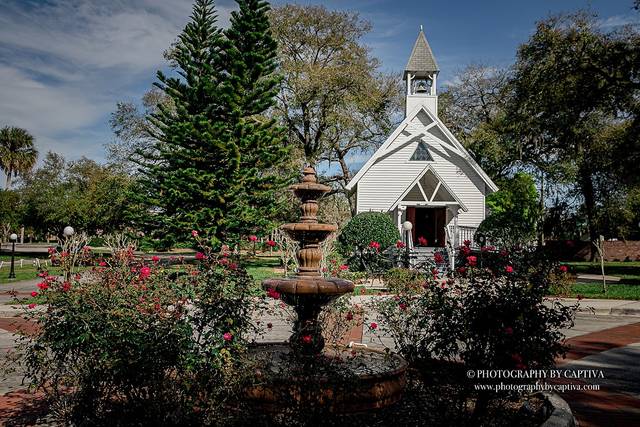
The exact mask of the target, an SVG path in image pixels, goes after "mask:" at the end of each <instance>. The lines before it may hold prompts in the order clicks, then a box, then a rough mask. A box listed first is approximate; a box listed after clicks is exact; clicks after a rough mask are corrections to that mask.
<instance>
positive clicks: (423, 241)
mask: <svg viewBox="0 0 640 427" xmlns="http://www.w3.org/2000/svg"><path fill="white" fill-rule="evenodd" d="M428 243H429V242H428V241H427V239H425V238H424V237H422V236H420V237H418V244H419V245H420V246H427V244H428Z"/></svg>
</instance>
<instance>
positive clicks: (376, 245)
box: [369, 241, 380, 251]
mask: <svg viewBox="0 0 640 427" xmlns="http://www.w3.org/2000/svg"><path fill="white" fill-rule="evenodd" d="M369 247H370V248H372V249H375V250H376V251H380V243H378V242H376V241H371V242H370V243H369Z"/></svg>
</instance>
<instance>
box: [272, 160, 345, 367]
mask: <svg viewBox="0 0 640 427" xmlns="http://www.w3.org/2000/svg"><path fill="white" fill-rule="evenodd" d="M303 173H304V177H303V178H302V182H301V183H299V184H294V185H292V186H291V187H290V188H291V190H293V192H294V194H295V195H296V196H297V197H298V198H299V199H300V201H301V202H302V206H301V211H302V215H301V216H300V222H297V223H293V224H285V225H283V226H282V227H281V229H282V230H284V231H285V232H286V233H287V234H288V235H289V236H291V238H292V239H294V240H295V241H297V242H298V243H299V244H300V249H299V250H298V253H297V258H298V266H299V267H298V271H297V272H296V275H295V276H294V277H290V278H284V279H267V280H265V281H263V282H262V287H263V288H264V289H273V290H275V291H277V292H278V293H279V294H280V295H281V296H282V301H284V302H285V303H286V304H288V305H291V306H293V308H294V309H295V311H296V314H297V315H298V317H297V320H296V322H295V324H294V325H293V335H291V338H290V339H289V343H290V345H291V348H292V349H293V350H294V352H296V353H299V354H304V355H314V354H319V353H320V352H322V349H323V348H324V339H323V338H322V327H321V326H320V324H319V323H318V316H319V315H320V312H321V311H322V308H323V307H324V306H325V305H327V304H329V303H330V302H331V301H333V300H334V299H336V298H338V297H339V296H341V295H344V294H346V293H349V292H353V288H354V286H353V283H352V282H350V281H348V280H344V279H339V278H337V277H331V278H324V277H322V275H321V273H320V261H321V260H322V250H321V249H320V244H321V243H322V242H323V241H324V240H325V239H326V238H327V237H328V236H329V235H330V234H331V233H333V232H335V231H336V230H337V229H338V227H336V226H335V225H331V224H320V223H318V217H317V213H318V199H319V198H320V197H322V195H324V194H325V193H327V192H329V191H331V187H328V186H326V185H323V184H319V183H318V179H317V177H316V171H315V170H314V169H313V168H311V167H307V168H305V169H304V172H303Z"/></svg>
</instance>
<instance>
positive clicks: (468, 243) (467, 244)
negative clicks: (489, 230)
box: [462, 239, 471, 248]
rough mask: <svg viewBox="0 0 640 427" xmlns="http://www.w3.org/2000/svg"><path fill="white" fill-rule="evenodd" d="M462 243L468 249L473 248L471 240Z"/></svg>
mask: <svg viewBox="0 0 640 427" xmlns="http://www.w3.org/2000/svg"><path fill="white" fill-rule="evenodd" d="M462 243H463V244H464V245H465V246H466V247H467V248H468V247H469V246H471V240H469V239H467V240H465V241H464V242H462Z"/></svg>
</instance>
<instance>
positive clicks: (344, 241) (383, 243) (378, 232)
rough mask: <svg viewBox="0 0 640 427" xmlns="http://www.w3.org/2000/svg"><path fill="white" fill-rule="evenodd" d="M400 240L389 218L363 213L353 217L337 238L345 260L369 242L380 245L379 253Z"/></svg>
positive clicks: (377, 214) (381, 214)
mask: <svg viewBox="0 0 640 427" xmlns="http://www.w3.org/2000/svg"><path fill="white" fill-rule="evenodd" d="M398 240H400V232H399V231H398V228H397V227H396V226H395V225H394V224H393V221H392V220H391V217H390V216H389V215H387V214H384V213H380V212H364V213H361V214H358V215H356V216H354V217H353V218H352V219H351V221H349V222H348V223H347V225H345V226H344V228H343V229H342V231H341V232H340V236H339V237H338V242H339V246H338V247H339V250H340V252H341V253H342V255H343V256H344V257H346V258H349V257H351V256H353V254H354V253H355V252H357V251H363V250H365V249H366V248H368V247H369V244H370V243H371V242H378V243H379V244H380V251H384V250H385V249H387V248H388V247H390V246H392V245H394V244H395V243H396V242H397V241H398Z"/></svg>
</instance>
